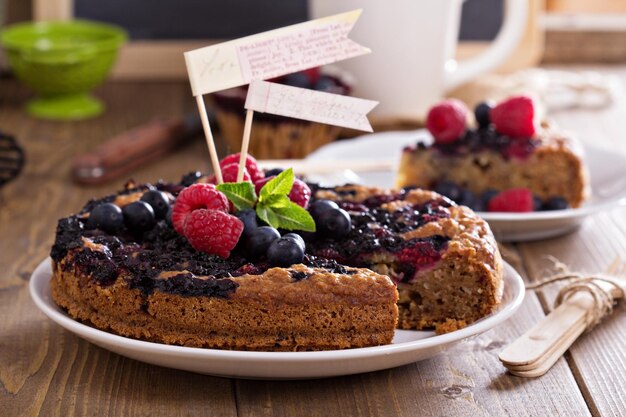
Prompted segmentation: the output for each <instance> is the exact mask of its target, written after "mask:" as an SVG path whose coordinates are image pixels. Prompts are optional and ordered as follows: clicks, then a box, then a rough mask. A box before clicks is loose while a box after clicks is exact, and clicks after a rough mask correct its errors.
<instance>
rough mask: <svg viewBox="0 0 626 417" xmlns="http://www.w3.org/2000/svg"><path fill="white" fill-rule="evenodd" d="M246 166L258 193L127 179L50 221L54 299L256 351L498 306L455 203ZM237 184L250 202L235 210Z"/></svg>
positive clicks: (416, 325)
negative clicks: (110, 191) (324, 184)
mask: <svg viewBox="0 0 626 417" xmlns="http://www.w3.org/2000/svg"><path fill="white" fill-rule="evenodd" d="M229 158H230V157H229ZM229 163H230V161H229V160H228V158H226V160H224V161H223V165H224V166H226V165H228V164H229ZM246 167H247V168H246V171H247V175H248V177H249V178H256V184H252V180H250V181H249V182H244V183H229V184H221V185H218V186H215V185H212V184H210V183H208V182H209V181H210V180H211V179H210V178H207V177H204V176H201V175H200V174H195V173H194V174H190V175H187V176H185V177H184V178H183V180H182V182H181V183H178V184H171V183H163V182H158V183H156V184H154V185H151V184H144V185H135V184H132V183H129V184H127V186H126V188H125V189H124V190H122V191H120V192H119V193H117V194H114V195H110V196H107V197H105V198H102V199H99V200H92V201H89V202H88V203H87V204H86V205H85V207H84V208H83V209H82V210H81V211H80V212H79V213H78V214H75V215H71V216H69V217H67V218H64V219H61V220H60V221H59V224H58V227H57V234H56V240H55V243H54V246H53V248H52V251H51V257H52V262H53V277H52V281H51V286H52V295H53V298H54V300H55V301H56V303H57V304H58V305H59V306H61V307H62V308H64V309H65V310H66V311H67V312H68V314H69V315H71V316H72V317H74V318H76V319H78V320H81V321H84V322H86V323H89V324H91V325H93V326H95V327H97V328H100V329H103V330H106V331H111V332H114V333H117V334H120V335H123V336H127V337H133V338H138V339H143V340H149V341H155V342H160V343H167V344H176V345H184V346H194V347H208V348H218V349H237V350H264V351H274V350H287V351H299V350H325V349H343V348H354V347H365V346H376V345H381V344H388V343H391V340H392V338H393V334H394V329H395V328H396V327H400V328H403V329H426V328H434V329H435V330H436V331H437V332H438V333H443V332H449V331H452V330H455V329H458V328H461V327H464V326H466V325H467V324H469V323H471V322H473V321H476V320H478V319H480V318H481V317H484V316H485V315H487V314H489V313H491V312H493V311H494V309H495V308H496V307H497V305H498V304H499V302H500V300H501V296H502V289H503V288H502V260H501V257H500V254H499V252H498V248H497V245H496V243H495V240H494V238H493V235H492V233H491V231H490V230H489V227H488V225H487V224H486V223H485V222H484V221H483V220H482V219H480V218H478V217H477V216H476V215H475V214H474V213H473V212H472V211H471V210H470V209H468V208H467V207H463V206H457V205H456V204H454V203H453V202H451V201H450V200H449V199H447V198H445V197H442V196H441V195H439V194H436V193H434V192H432V191H425V190H421V189H403V190H383V189H377V188H368V187H363V186H356V185H346V186H341V187H332V188H326V187H320V186H317V185H315V184H306V183H304V182H302V181H300V180H298V179H294V178H293V172H292V171H291V170H287V171H283V172H280V171H276V170H273V171H268V172H266V173H263V172H261V171H260V170H258V168H256V164H255V162H254V160H253V159H252V158H249V159H248V162H247V164H246ZM255 188H256V189H257V190H258V191H256V192H255V191H254V190H255ZM235 189H236V190H238V191H237V193H238V194H237V195H238V196H239V197H241V196H245V195H246V193H248V192H249V193H252V194H251V195H255V196H256V194H258V198H257V200H256V202H255V203H254V204H251V206H248V207H245V206H244V203H245V201H247V200H246V199H245V198H233V197H232V191H233V190H235ZM220 190H221V191H220ZM242 190H248V191H242ZM281 193H282V194H281ZM227 196H228V198H227ZM277 202H278V203H277ZM268 213H274V214H276V215H277V216H276V217H273V216H274V215H273V214H272V215H268ZM276 218H280V219H282V220H281V221H283V223H280V222H279V223H276ZM294 225H298V226H297V227H295V226H294ZM313 230H315V231H313Z"/></svg>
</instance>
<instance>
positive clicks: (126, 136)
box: [72, 115, 202, 184]
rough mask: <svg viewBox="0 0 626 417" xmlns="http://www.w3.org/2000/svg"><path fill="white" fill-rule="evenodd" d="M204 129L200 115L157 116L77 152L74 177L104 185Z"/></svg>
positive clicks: (77, 179) (79, 180)
mask: <svg viewBox="0 0 626 417" xmlns="http://www.w3.org/2000/svg"><path fill="white" fill-rule="evenodd" d="M200 132H202V126H201V124H200V119H199V117H198V116H196V115H189V116H185V117H176V118H171V119H156V120H153V121H151V122H149V123H147V124H146V125H143V126H139V127H137V128H135V129H132V130H129V131H127V132H123V133H120V134H118V135H116V136H114V137H112V138H111V139H109V140H107V141H105V142H104V143H102V144H101V145H99V146H98V147H96V148H95V149H94V150H92V151H90V152H87V153H84V154H81V155H77V156H76V157H75V158H74V161H73V167H72V177H73V179H74V180H75V181H76V182H78V183H81V184H102V183H105V182H107V181H111V180H113V179H116V178H119V177H121V176H123V175H125V174H128V173H129V172H131V171H132V170H133V169H135V168H137V167H139V166H141V165H143V164H145V163H147V162H150V161H154V160H155V159H158V158H159V157H160V156H162V155H164V154H166V153H167V152H169V151H171V150H172V149H174V148H176V147H177V146H179V145H181V144H183V143H185V142H186V141H188V140H189V139H190V138H192V137H194V136H196V135H197V134H199V133H200Z"/></svg>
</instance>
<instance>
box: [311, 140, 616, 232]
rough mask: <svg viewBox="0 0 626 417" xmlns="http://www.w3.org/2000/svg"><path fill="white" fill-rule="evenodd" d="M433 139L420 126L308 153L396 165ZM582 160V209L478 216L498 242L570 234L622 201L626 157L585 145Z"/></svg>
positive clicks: (385, 183)
mask: <svg viewBox="0 0 626 417" xmlns="http://www.w3.org/2000/svg"><path fill="white" fill-rule="evenodd" d="M418 140H420V141H426V142H427V143H428V142H430V141H431V140H432V139H431V137H430V134H429V133H428V132H427V131H426V130H425V129H420V130H416V131H410V132H382V133H374V134H370V135H365V136H360V137H358V138H355V139H348V140H343V141H338V142H333V143H330V144H328V145H326V146H323V147H321V148H319V149H318V150H316V151H315V152H313V153H311V154H310V155H309V156H308V157H307V159H312V160H323V161H329V160H346V159H372V158H379V159H387V160H390V161H394V162H395V163H396V164H397V162H399V160H400V155H401V152H402V149H403V148H404V147H405V146H407V145H414V144H415V143H417V141H418ZM583 149H584V152H585V161H586V164H587V167H588V168H589V175H590V180H591V192H592V195H591V198H590V199H589V200H588V201H587V202H585V203H584V204H583V205H582V207H580V208H576V209H567V210H554V211H539V212H532V213H487V212H479V213H478V214H479V215H480V216H481V217H482V218H484V219H485V220H487V222H489V225H490V226H491V229H492V230H493V232H494V234H495V235H496V237H497V238H498V240H500V241H503V242H508V241H518V242H521V241H528V240H536V239H546V238H549V237H555V236H560V235H562V234H565V233H568V232H571V231H573V230H575V229H576V228H577V227H579V226H580V225H581V224H582V222H583V220H584V219H585V217H587V216H589V215H590V214H593V213H596V212H599V211H601V210H605V209H608V208H614V207H618V206H620V205H626V155H622V154H620V153H617V152H613V151H609V150H605V149H601V148H597V147H593V146H589V145H584V146H583ZM395 171H396V170H395V169H394V170H392V171H380V172H359V173H358V175H357V174H355V173H353V172H352V171H344V174H343V175H339V174H335V175H334V176H333V177H323V176H317V177H311V178H310V179H311V180H312V181H320V182H322V183H325V184H328V185H336V184H341V183H342V182H344V183H345V182H352V183H355V182H357V183H360V184H364V185H371V186H379V187H386V188H387V187H393V186H394V178H395Z"/></svg>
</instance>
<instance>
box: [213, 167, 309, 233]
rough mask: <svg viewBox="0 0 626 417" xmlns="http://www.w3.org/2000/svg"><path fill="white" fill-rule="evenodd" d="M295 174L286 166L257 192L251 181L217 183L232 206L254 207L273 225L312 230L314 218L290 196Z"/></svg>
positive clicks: (258, 214)
mask: <svg viewBox="0 0 626 417" xmlns="http://www.w3.org/2000/svg"><path fill="white" fill-rule="evenodd" d="M294 181H295V175H294V173H293V169H291V168H289V169H286V170H284V171H283V172H281V173H280V174H278V175H277V176H276V177H275V178H272V179H271V180H270V181H268V182H267V183H266V184H265V185H264V186H263V188H261V190H260V192H259V196H258V198H257V195H256V193H255V191H254V185H253V184H252V183H250V182H237V183H235V182H229V183H224V184H219V185H217V189H218V190H219V191H221V192H222V193H224V195H225V196H226V198H228V199H229V200H230V201H231V202H232V203H233V206H235V209H237V210H238V211H239V210H246V209H252V208H254V209H255V210H256V214H257V216H258V217H259V218H260V219H261V220H263V221H264V222H265V223H267V224H269V225H270V226H272V227H274V228H276V229H279V228H281V229H286V230H302V231H305V232H314V231H315V221H314V220H313V217H311V215H310V214H309V212H308V211H307V210H306V209H304V208H303V207H300V206H299V205H297V204H296V203H294V202H292V201H291V200H290V199H289V197H288V196H289V193H290V192H291V188H292V187H293V183H294Z"/></svg>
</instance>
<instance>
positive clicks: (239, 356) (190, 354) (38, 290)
mask: <svg viewBox="0 0 626 417" xmlns="http://www.w3.org/2000/svg"><path fill="white" fill-rule="evenodd" d="M51 277H52V270H51V263H50V259H49V258H48V259H45V260H44V261H43V262H42V263H41V264H39V266H38V267H37V269H35V271H34V272H33V275H32V276H31V279H30V295H31V297H32V298H33V300H34V301H35V304H36V305H37V307H39V309H40V310H41V311H43V313H44V314H45V315H46V316H48V317H49V318H50V319H52V321H54V322H56V323H57V324H59V325H60V326H62V327H64V328H65V329H66V330H69V331H70V332H72V333H74V334H76V335H77V336H79V337H82V338H84V339H86V340H88V341H90V342H91V343H93V344H95V345H98V346H100V347H102V348H104V349H107V350H110V351H112V352H115V353H118V354H120V355H123V356H127V357H129V358H132V359H136V360H138V361H142V362H147V363H151V364H154V365H159V366H165V367H168V368H175V369H182V370H185V371H191V372H197V373H201V374H207V375H217V376H225V377H233V378H253V379H307V378H324V377H331V376H339V375H349V374H357V373H361V372H370V371H377V370H381V369H387V368H393V367H396V366H401V365H406V364H408V363H412V362H416V361H420V360H423V359H427V358H430V357H432V356H435V355H436V354H438V353H439V352H441V351H443V350H444V349H446V348H448V347H450V346H451V345H453V344H455V343H458V342H460V341H461V340H463V339H466V338H468V337H471V336H475V335H478V334H480V333H483V332H485V331H487V330H489V329H491V328H492V327H494V326H497V325H498V324H501V323H502V322H504V321H505V320H507V319H508V318H509V317H511V316H512V315H513V313H515V311H516V310H517V309H518V308H519V306H520V305H521V303H522V300H523V299H524V282H523V281H522V278H521V277H520V276H519V274H518V273H517V272H516V271H515V270H514V269H513V268H512V267H511V266H509V265H508V264H505V265H504V296H503V299H502V304H501V305H500V307H499V309H498V311H496V312H495V313H493V314H491V315H489V316H487V317H485V318H483V319H481V320H479V321H477V322H476V323H474V324H472V325H470V326H468V327H466V328H464V329H461V330H457V331H455V332H452V333H447V334H443V335H439V336H437V335H435V334H434V332H431V331H408V330H396V334H395V337H394V340H393V343H392V344H390V345H385V346H377V347H369V348H359V349H346V350H330V351H322V352H246V351H233V350H216V349H200V348H190V347H182V346H172V345H164V344H160V343H152V342H144V341H142V340H135V339H130V338H127V337H122V336H117V335H115V334H111V333H107V332H104V331H102V330H98V329H95V328H93V327H90V326H87V325H85V324H82V323H80V322H78V321H75V320H74V319H72V318H70V317H69V316H68V315H67V314H66V313H65V312H64V311H63V310H62V309H60V308H59V307H58V306H57V305H56V304H55V303H54V300H53V299H52V296H51V294H50V278H51Z"/></svg>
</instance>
